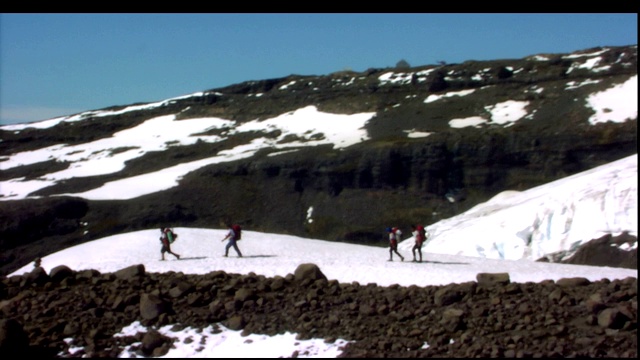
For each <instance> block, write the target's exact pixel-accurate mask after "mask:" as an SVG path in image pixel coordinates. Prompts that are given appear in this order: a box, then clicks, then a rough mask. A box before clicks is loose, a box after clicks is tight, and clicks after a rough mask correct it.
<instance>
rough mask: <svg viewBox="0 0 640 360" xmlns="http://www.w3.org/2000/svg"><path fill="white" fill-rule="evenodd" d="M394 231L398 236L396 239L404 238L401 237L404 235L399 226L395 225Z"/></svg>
mask: <svg viewBox="0 0 640 360" xmlns="http://www.w3.org/2000/svg"><path fill="white" fill-rule="evenodd" d="M392 231H393V234H394V235H395V237H396V241H400V240H402V239H401V237H402V230H400V229H399V228H397V227H394V228H393V229H392Z"/></svg>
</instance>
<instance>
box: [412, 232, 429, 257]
mask: <svg viewBox="0 0 640 360" xmlns="http://www.w3.org/2000/svg"><path fill="white" fill-rule="evenodd" d="M411 234H413V237H414V238H415V240H416V242H415V244H414V245H413V248H411V253H413V262H416V250H418V255H420V260H417V262H422V244H424V242H425V240H427V232H426V231H425V229H424V226H422V225H411Z"/></svg>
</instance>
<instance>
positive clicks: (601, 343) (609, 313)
mask: <svg viewBox="0 0 640 360" xmlns="http://www.w3.org/2000/svg"><path fill="white" fill-rule="evenodd" d="M305 266H306V267H311V268H313V265H311V266H309V264H307V265H305ZM317 271H318V272H320V269H317ZM314 272H315V271H314ZM90 273H93V274H95V272H90ZM26 276H28V275H24V276H14V277H10V278H4V279H2V282H1V284H2V287H3V288H4V289H5V290H6V291H3V292H1V294H2V297H1V298H0V312H1V313H2V316H3V318H2V320H0V350H2V353H3V354H4V353H5V350H7V351H9V350H8V349H18V348H19V349H23V350H25V349H26V350H25V352H24V353H27V354H38V355H41V356H43V354H48V355H46V356H48V357H50V356H52V355H53V354H59V356H61V357H67V356H69V357H70V356H71V354H69V352H68V350H69V346H70V345H69V344H68V343H67V342H65V339H68V338H71V339H73V340H72V344H73V346H74V347H75V348H81V349H82V350H80V351H78V352H76V353H75V354H74V356H83V355H85V356H90V357H117V356H118V355H119V354H120V352H121V351H122V350H123V349H124V346H126V345H132V344H134V343H140V344H141V345H135V346H133V349H134V350H135V349H137V350H136V351H137V354H138V355H141V356H161V355H163V354H166V353H167V351H168V350H169V349H170V348H171V347H172V346H174V345H173V343H172V342H173V340H172V339H171V337H170V336H169V337H167V336H164V335H162V334H160V333H158V332H157V331H156V330H153V329H154V328H157V327H158V326H163V325H168V324H176V329H181V328H184V327H194V328H197V329H203V328H205V327H208V326H210V325H214V328H215V326H216V323H222V324H224V325H225V326H227V327H229V328H231V329H234V330H237V331H242V333H243V334H244V335H246V334H250V333H255V334H267V335H275V334H283V333H285V332H293V333H297V334H298V338H299V339H309V338H323V339H325V340H326V341H329V342H330V341H335V340H336V339H339V338H340V339H345V340H348V341H351V343H349V344H348V345H346V346H345V347H344V350H343V353H342V355H341V357H457V358H460V357H599V358H611V357H613V358H636V357H637V348H638V347H637V345H638V343H637V286H638V283H637V278H626V279H622V280H607V279H603V280H600V281H593V282H591V281H587V282H585V281H583V280H582V279H581V278H572V279H560V280H558V281H557V282H554V281H544V282H541V283H511V282H508V281H505V280H506V279H507V278H508V274H478V278H479V279H483V284H482V286H480V285H479V284H478V283H476V282H468V283H462V284H449V285H446V286H426V287H418V286H409V287H403V286H398V285H393V286H389V287H382V286H377V285H375V284H368V285H366V286H363V285H360V284H358V283H349V284H343V283H338V282H337V281H335V280H326V279H322V278H320V279H315V280H313V281H312V279H311V278H304V279H302V280H301V281H302V282H301V281H300V279H299V278H297V276H295V275H293V274H289V275H288V276H286V277H275V278H267V277H264V276H258V275H255V274H248V275H239V274H227V273H224V272H221V271H216V272H211V273H208V274H204V275H184V274H179V275H178V274H175V273H166V274H164V273H141V274H139V276H137V277H136V278H135V279H134V281H123V280H121V279H118V278H117V277H116V276H115V275H114V274H101V275H97V277H86V276H82V275H81V273H80V272H77V273H76V272H74V274H73V276H72V277H74V279H75V281H73V282H70V284H62V283H59V282H55V281H53V280H49V281H47V282H44V283H41V284H38V283H29V284H27V283H26V282H24V281H22V280H23V279H22V278H23V277H26ZM49 279H52V277H51V278H49ZM491 279H493V280H494V281H490V280H491ZM96 280H99V281H96ZM184 283H187V284H191V286H189V288H190V289H191V290H190V292H189V293H188V295H184V296H173V295H171V293H172V292H173V288H172V287H171V286H167V285H169V284H184ZM176 286H181V287H183V286H182V285H176ZM145 289H155V290H153V291H152V292H151V293H147V292H146V290H145ZM115 293H117V294H118V296H113V294H115ZM190 297H196V298H199V299H200V301H188V299H189V298H190ZM134 321H140V322H141V323H142V324H144V325H145V326H148V327H149V329H150V330H149V331H148V332H146V333H144V334H141V333H139V334H138V335H136V336H128V337H117V338H116V337H114V334H116V333H118V332H120V330H121V329H122V328H123V327H124V326H127V325H129V324H131V323H133V322H134ZM425 344H428V346H425ZM12 351H13V350H12ZM20 354H23V352H20Z"/></svg>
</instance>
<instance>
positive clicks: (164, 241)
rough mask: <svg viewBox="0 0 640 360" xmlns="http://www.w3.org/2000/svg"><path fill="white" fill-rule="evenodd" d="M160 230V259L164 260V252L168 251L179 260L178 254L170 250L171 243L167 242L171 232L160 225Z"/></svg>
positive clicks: (171, 234)
mask: <svg viewBox="0 0 640 360" xmlns="http://www.w3.org/2000/svg"><path fill="white" fill-rule="evenodd" d="M160 232H161V233H162V236H160V242H161V243H162V249H160V254H162V259H160V260H164V253H166V252H168V253H169V254H171V255H173V256H175V257H176V259H178V260H180V255H178V254H176V253H174V252H173V251H171V243H170V242H169V236H173V232H172V231H171V229H169V228H165V227H161V228H160Z"/></svg>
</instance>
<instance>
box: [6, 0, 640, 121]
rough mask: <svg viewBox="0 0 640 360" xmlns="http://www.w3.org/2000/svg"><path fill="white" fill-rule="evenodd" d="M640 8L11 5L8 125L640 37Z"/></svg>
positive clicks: (625, 41)
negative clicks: (118, 10) (142, 9)
mask: <svg viewBox="0 0 640 360" xmlns="http://www.w3.org/2000/svg"><path fill="white" fill-rule="evenodd" d="M637 33H638V21H637V14H635V13H633V14H611V13H607V14H487V13H483V14H442V13H441V14H397V13H396V14H381V13H375V14H356V13H350V14H303V13H293V14H277V13H273V14H261V13H255V14H232V13H229V14H166V13H164V14H140V13H138V14H17V13H14V14H11V13H9V14H7V13H3V14H0V124H12V123H21V122H28V121H36V120H44V119H49V118H53V117H57V116H63V115H71V114H74V113H78V112H82V111H87V110H96V109H101V108H104V107H108V106H113V105H129V104H133V103H138V102H152V101H159V100H164V99H167V98H171V97H176V96H181V95H185V94H190V93H193V92H197V91H203V90H208V89H213V88H218V87H223V86H227V85H231V84H235V83H239V82H243V81H248V80H262V79H269V78H277V77H284V76H287V75H290V74H298V75H326V74H330V73H332V72H335V71H340V70H345V69H351V70H355V71H364V70H366V69H368V68H385V67H393V66H395V64H396V63H397V62H398V61H400V60H403V59H404V60H406V61H407V62H408V63H409V64H410V65H412V66H418V65H428V64H436V63H437V62H438V61H446V62H447V63H460V62H464V61H466V60H492V59H506V58H522V57H525V56H528V55H533V54H538V53H565V52H571V51H575V50H582V49H587V48H591V47H596V46H624V45H635V44H637V39H638V37H637Z"/></svg>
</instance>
